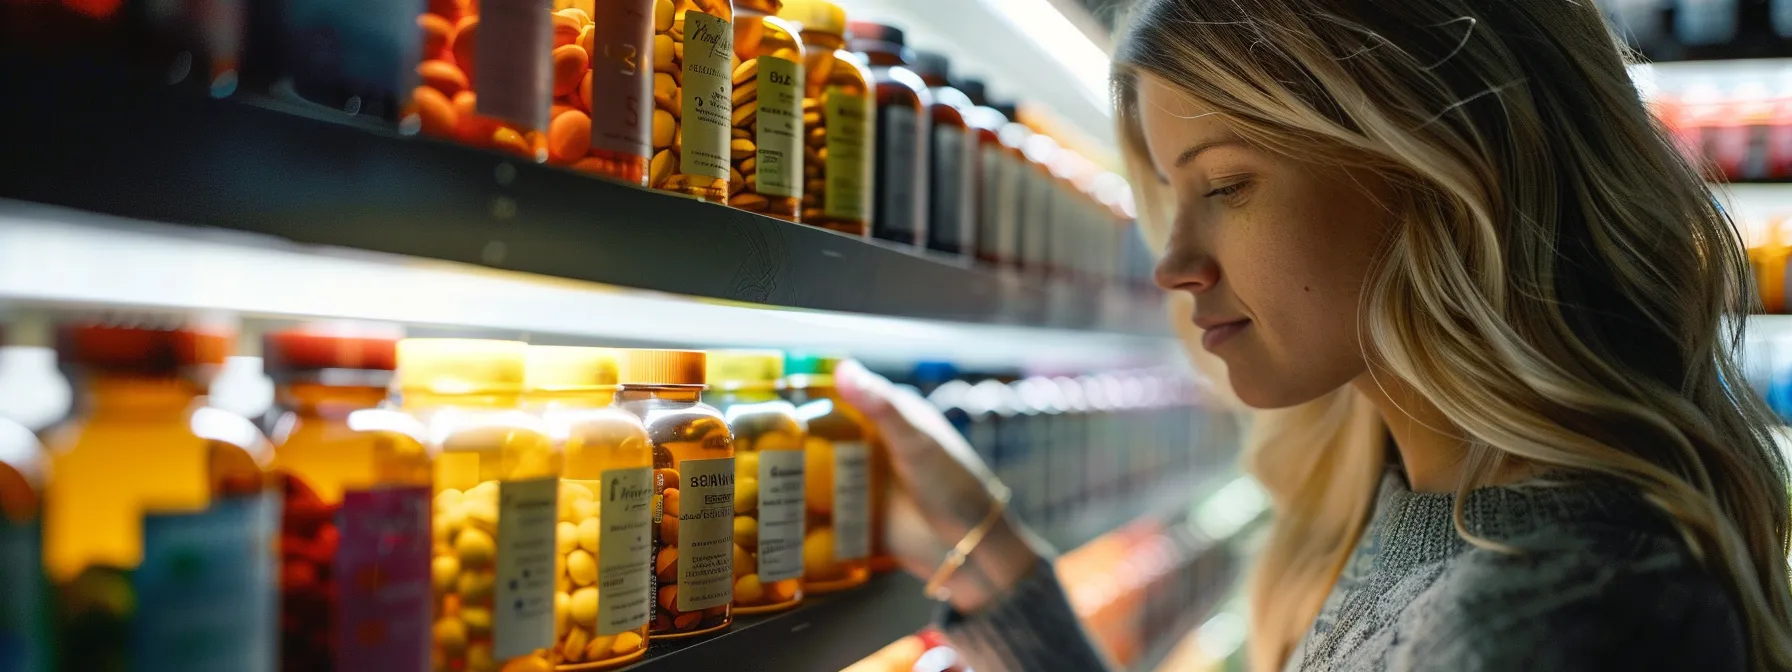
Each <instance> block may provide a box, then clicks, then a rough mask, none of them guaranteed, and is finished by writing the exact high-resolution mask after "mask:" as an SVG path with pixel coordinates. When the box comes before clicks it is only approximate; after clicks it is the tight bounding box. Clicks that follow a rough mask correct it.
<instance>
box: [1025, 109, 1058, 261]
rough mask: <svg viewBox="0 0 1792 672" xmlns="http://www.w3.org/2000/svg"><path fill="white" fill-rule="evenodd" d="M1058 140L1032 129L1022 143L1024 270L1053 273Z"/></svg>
mask: <svg viewBox="0 0 1792 672" xmlns="http://www.w3.org/2000/svg"><path fill="white" fill-rule="evenodd" d="M1059 151H1060V150H1059V148H1058V141H1056V140H1053V139H1051V136H1048V135H1046V134H1044V133H1028V134H1027V135H1026V139H1025V140H1023V141H1022V143H1021V154H1022V155H1023V156H1024V157H1025V158H1026V162H1027V163H1026V169H1025V170H1023V171H1022V172H1021V175H1022V178H1021V209H1020V217H1019V219H1018V220H1017V222H1016V223H1017V225H1016V226H1015V241H1016V243H1015V249H1016V250H1017V251H1018V252H1019V263H1018V264H1017V265H1018V266H1019V267H1020V269H1021V270H1023V271H1025V272H1026V273H1028V274H1029V275H1035V276H1041V277H1044V276H1048V275H1050V274H1051V249H1052V248H1051V237H1052V222H1053V219H1052V218H1053V217H1056V216H1057V212H1056V211H1055V210H1054V209H1053V206H1054V205H1056V203H1055V202H1056V200H1057V193H1058V192H1057V178H1056V177H1054V176H1053V175H1052V169H1051V166H1052V163H1053V162H1054V161H1055V160H1056V159H1057V156H1058V152H1059Z"/></svg>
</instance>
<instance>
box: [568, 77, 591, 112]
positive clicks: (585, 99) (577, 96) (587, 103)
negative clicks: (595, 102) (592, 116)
mask: <svg viewBox="0 0 1792 672" xmlns="http://www.w3.org/2000/svg"><path fill="white" fill-rule="evenodd" d="M567 99H569V100H571V101H572V104H573V105H574V106H577V107H578V108H579V109H581V110H584V111H586V112H590V111H591V71H589V70H587V71H585V76H584V77H583V78H581V79H580V80H579V90H578V91H574V92H573V94H572V95H570V96H567Z"/></svg>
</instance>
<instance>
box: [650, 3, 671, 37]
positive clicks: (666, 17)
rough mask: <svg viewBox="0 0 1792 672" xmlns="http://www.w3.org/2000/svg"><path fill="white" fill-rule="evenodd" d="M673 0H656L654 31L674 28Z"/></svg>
mask: <svg viewBox="0 0 1792 672" xmlns="http://www.w3.org/2000/svg"><path fill="white" fill-rule="evenodd" d="M673 18H674V17H673V14H672V0H654V3H653V32H656V33H663V32H666V31H668V30H671V29H672V19H673Z"/></svg>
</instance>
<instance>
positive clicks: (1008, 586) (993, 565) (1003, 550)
mask: <svg viewBox="0 0 1792 672" xmlns="http://www.w3.org/2000/svg"><path fill="white" fill-rule="evenodd" d="M1042 546H1043V542H1039V541H1038V540H1036V539H1035V538H1033V536H1032V535H1031V534H1030V533H1029V532H1028V531H1027V530H1026V528H1025V526H1022V525H1020V524H1018V523H1015V522H1013V521H1010V520H1009V519H1008V517H1007V516H1003V517H1002V518H1001V519H1000V520H998V521H996V523H995V525H994V526H992V527H991V528H990V530H989V534H988V535H987V536H985V537H984V538H983V541H982V542H981V543H979V544H977V548H976V549H975V550H973V551H971V554H970V557H969V558H968V559H967V560H966V562H965V565H964V567H963V568H961V569H960V570H959V571H958V572H957V573H956V574H954V575H953V576H952V578H951V579H950V580H948V581H947V582H946V588H947V589H948V590H950V591H951V597H950V598H949V599H948V600H947V601H948V602H949V603H950V604H951V605H952V608H953V609H955V610H957V611H958V613H961V614H967V615H968V614H974V613H977V612H979V611H982V610H983V609H984V608H985V607H987V606H989V605H990V604H992V603H994V602H996V601H998V600H1000V599H1002V596H1003V595H1005V594H1007V593H1008V592H1009V591H1011V590H1013V589H1014V587H1015V586H1016V585H1018V584H1019V583H1020V582H1021V581H1023V580H1025V579H1026V578H1027V577H1028V576H1030V575H1031V574H1032V573H1033V572H1035V571H1040V570H1041V566H1042V565H1044V567H1043V569H1044V571H1050V566H1049V564H1047V562H1046V559H1045V558H1046V556H1045V554H1044V553H1042V552H1041V551H1040V548H1041V547H1042Z"/></svg>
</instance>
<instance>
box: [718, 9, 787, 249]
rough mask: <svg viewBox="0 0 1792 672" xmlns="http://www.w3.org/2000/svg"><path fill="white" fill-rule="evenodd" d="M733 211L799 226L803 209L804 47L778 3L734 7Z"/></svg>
mask: <svg viewBox="0 0 1792 672" xmlns="http://www.w3.org/2000/svg"><path fill="white" fill-rule="evenodd" d="M735 5H736V7H735V15H734V55H735V58H738V59H740V62H741V64H740V67H738V68H735V70H734V73H733V80H734V95H733V102H734V114H733V116H732V119H733V122H734V128H733V129H731V130H730V132H729V148H730V151H731V156H732V157H733V161H734V169H733V172H731V173H730V174H729V176H728V185H729V193H730V194H731V195H730V196H729V197H728V204H729V205H732V206H734V207H737V208H740V209H742V210H751V211H754V212H761V213H765V214H767V215H771V216H773V217H777V218H778V219H783V220H786V221H792V222H794V221H797V218H798V217H800V216H801V208H802V202H803V62H804V58H803V43H802V40H801V39H800V38H799V37H798V36H797V30H796V28H795V27H794V26H792V25H791V24H789V23H787V22H785V21H784V20H783V19H780V18H778V17H777V14H778V10H779V9H780V7H781V6H782V5H783V3H782V2H780V1H779V0H739V2H736V3H735Z"/></svg>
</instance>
